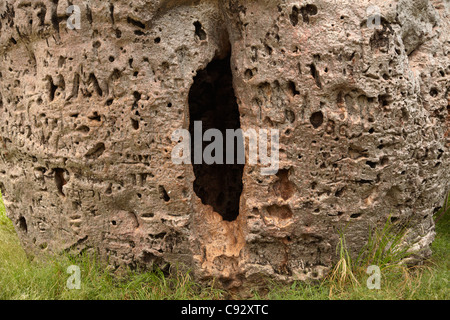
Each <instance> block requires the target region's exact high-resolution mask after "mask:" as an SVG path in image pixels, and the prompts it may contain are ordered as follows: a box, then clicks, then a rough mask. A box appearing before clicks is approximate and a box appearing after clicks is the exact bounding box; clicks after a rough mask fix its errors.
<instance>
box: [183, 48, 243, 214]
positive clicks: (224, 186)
mask: <svg viewBox="0 0 450 320" xmlns="http://www.w3.org/2000/svg"><path fill="white" fill-rule="evenodd" d="M230 58H231V55H228V56H227V57H226V58H225V59H215V60H213V61H212V62H210V63H209V65H208V66H207V67H206V68H205V69H203V70H200V71H198V73H197V76H196V77H195V78H194V84H193V85H192V88H191V90H190V93H189V114H190V126H189V131H190V134H191V139H192V140H191V141H192V143H191V162H192V165H193V169H194V174H195V178H196V179H195V181H194V186H193V187H194V191H195V193H196V194H197V196H198V197H199V198H200V199H201V200H202V203H203V204H205V205H210V206H212V207H213V209H214V211H215V212H217V213H219V214H220V215H221V216H222V217H223V219H224V220H226V221H233V220H235V219H236V218H237V217H238V215H239V201H240V197H241V193H242V187H243V185H242V175H243V171H244V164H239V163H238V161H237V148H243V141H242V140H241V141H239V139H237V138H235V139H234V162H233V164H227V161H226V159H227V148H226V140H227V139H226V130H227V129H233V130H236V129H240V127H241V124H240V115H239V108H238V104H237V102H236V96H235V93H234V90H233V77H232V71H231V63H230ZM196 121H201V122H202V137H203V135H204V133H205V132H206V131H207V130H209V129H217V130H219V131H220V132H221V133H222V137H223V139H222V142H221V146H222V150H223V152H222V155H223V161H215V162H214V163H212V164H206V163H205V160H204V158H203V157H202V159H203V160H202V162H201V164H198V163H196V162H195V161H194V160H195V146H194V145H195V141H196V137H195V133H194V122H196ZM197 139H198V137H197ZM200 140H201V141H203V139H200ZM211 140H212V141H207V142H206V141H203V142H202V148H201V151H202V153H203V152H204V151H205V148H206V147H207V146H208V145H210V144H211V143H214V142H216V143H217V141H215V139H214V138H212V139H211ZM197 150H198V149H197ZM230 150H232V149H230ZM217 152H218V150H217V148H216V149H214V151H213V152H212V153H211V154H212V155H213V156H214V157H216V156H217V154H216V153H217ZM230 156H231V155H230ZM197 162H198V161H197Z"/></svg>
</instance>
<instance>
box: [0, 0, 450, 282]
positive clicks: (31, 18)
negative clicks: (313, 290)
mask: <svg viewBox="0 0 450 320" xmlns="http://www.w3.org/2000/svg"><path fill="white" fill-rule="evenodd" d="M72 3H73V4H75V5H79V6H80V8H81V29H80V30H68V28H67V26H66V20H67V18H68V15H67V14H66V8H67V7H68V6H69V3H68V1H63V0H59V1H58V0H52V1H49V0H42V1H18V0H17V1H14V0H2V1H0V59H1V60H0V188H1V191H2V193H3V195H4V199H5V205H6V208H7V212H8V214H9V216H10V218H11V219H12V220H13V222H14V223H15V225H16V229H17V231H18V233H19V236H20V238H21V241H22V243H23V245H24V247H25V248H26V249H27V250H28V251H29V252H34V253H37V252H40V251H50V252H59V251H61V250H85V249H88V248H92V249H95V250H97V251H98V252H99V253H100V254H101V256H102V257H105V258H108V261H109V263H110V264H111V265H114V266H120V265H124V264H127V265H130V266H138V265H150V264H152V263H157V264H160V265H162V264H163V263H166V262H169V263H171V264H176V263H183V264H185V265H187V266H188V267H189V268H191V269H192V270H193V271H194V274H195V275H196V276H197V279H199V280H208V279H211V278H212V277H217V278H219V279H220V280H221V282H222V283H223V285H224V286H225V287H227V288H232V287H239V286H241V285H242V283H243V282H245V280H248V281H249V282H254V281H258V279H260V275H267V276H270V277H273V278H275V279H278V280H282V281H289V280H293V279H312V278H320V277H322V276H323V274H324V272H326V271H327V270H328V268H329V267H330V265H331V264H332V262H333V260H334V259H335V247H336V243H337V240H338V233H337V229H339V228H343V227H345V226H346V234H347V241H348V245H349V247H350V249H351V251H352V253H356V252H358V250H360V248H361V247H362V246H363V244H364V242H365V240H366V239H367V236H368V230H369V227H370V226H374V225H377V224H383V223H384V222H385V221H386V219H387V218H388V216H389V214H391V213H392V214H393V217H394V219H396V220H398V223H401V222H402V221H403V222H404V221H409V223H410V226H411V228H410V230H409V232H408V241H409V243H411V244H413V245H414V248H415V249H418V250H419V251H420V252H419V256H427V255H429V254H430V250H429V245H430V243H431V241H432V240H433V237H434V224H433V220H432V213H433V210H434V208H436V207H438V206H439V205H440V204H441V203H442V199H443V195H444V193H445V192H446V190H448V188H449V187H450V184H449V181H450V173H449V171H450V162H449V153H448V151H449V147H450V141H449V139H450V138H449V121H450V118H449V104H450V96H449V83H450V61H449V60H450V59H449V51H450V42H449V33H450V27H449V21H450V19H449V16H450V11H449V10H450V4H449V2H448V1H428V0H410V1H408V0H399V1H395V0H392V1H385V0H378V1H371V2H368V1H360V2H358V3H355V2H353V1H344V0H343V1H324V0H308V1H287V0H286V1H281V0H278V1H272V0H270V1H269V0H260V1H243V0H230V1H213V0H211V1H194V0H191V1H189V0H184V1H174V0H160V1H150V0H147V1H146V0H140V1H133V2H131V1H124V0H117V1H99V0H90V1H78V0H74V1H72ZM371 5H377V6H378V7H379V8H380V12H381V15H382V18H381V26H380V28H378V29H371V28H368V27H367V23H366V22H367V18H368V17H367V8H368V7H369V6H371ZM214 59H222V60H221V61H223V63H222V62H221V63H219V65H221V67H218V68H219V72H217V70H215V69H214V68H215V67H214V65H213V66H212V65H211V64H210V63H211V61H213V60H214ZM216 61H218V60H216ZM205 68H206V71H201V70H203V69H205ZM227 68H228V69H227ZM227 72H228V75H229V76H228V78H227V77H226V74H227ZM223 74H225V76H224V77H222V78H221V76H217V75H223ZM194 79H195V82H194ZM217 81H219V82H217ZM218 84H220V86H219V85H218ZM231 84H232V85H233V88H234V90H233V88H231ZM215 87H216V88H217V87H221V88H222V87H223V88H224V89H223V90H219V89H217V90H216V89H214V90H216V91H213V92H215V94H217V95H219V96H220V95H222V96H220V97H221V99H220V101H222V102H221V103H223V105H224V106H226V107H227V108H228V107H229V108H232V107H233V105H234V106H236V103H237V107H238V111H239V115H240V117H238V118H239V119H240V123H239V121H238V122H236V118H234V120H233V121H235V122H234V125H237V126H238V127H239V125H240V127H241V128H242V129H243V130H247V129H250V128H255V129H258V128H263V129H271V128H274V129H279V130H280V133H281V137H280V143H281V146H280V148H281V150H280V170H279V172H278V174H277V175H274V176H262V175H261V173H260V170H259V168H258V166H251V165H246V166H245V167H243V168H237V169H236V170H234V171H233V172H234V173H233V174H237V175H234V176H233V179H234V180H232V182H229V184H227V186H230V187H229V189H228V191H225V194H224V195H225V198H226V199H225V201H228V198H227V197H229V198H233V199H232V200H236V197H237V199H238V207H239V210H238V212H236V211H233V212H228V214H229V215H228V216H225V215H223V214H222V215H221V214H219V213H217V212H214V210H213V207H214V206H213V205H207V204H209V203H210V202H215V201H216V202H217V203H216V205H217V206H218V207H220V206H222V207H224V208H225V207H226V208H227V209H224V210H233V209H232V207H233V206H231V204H230V205H228V204H229V203H228V202H227V204H226V205H222V204H219V203H218V202H219V200H218V199H216V200H214V199H212V200H211V199H210V200H205V199H208V196H209V198H211V194H212V193H213V192H215V193H217V192H219V193H220V187H221V183H222V182H220V181H219V180H217V179H212V178H210V177H209V176H206V177H205V175H207V174H215V173H214V172H216V173H217V171H214V170H211V171H208V170H203V169H202V168H200V169H198V170H196V174H197V177H196V175H195V174H194V169H193V166H192V165H175V164H173V163H172V161H171V152H172V149H173V147H174V146H175V145H176V143H175V142H172V141H171V135H172V133H173V131H174V130H175V129H179V128H185V129H188V128H189V125H190V123H192V120H193V118H192V116H193V115H195V114H197V113H196V112H197V111H198V110H202V109H201V106H205V104H206V103H205V102H202V101H201V100H202V99H203V95H207V94H208V93H210V92H211V90H209V89H210V88H215ZM192 88H195V89H192ZM225 95H226V97H224V96H225ZM233 95H234V96H233ZM211 99H212V100H209V101H215V100H214V97H212V98H211ZM224 99H225V100H226V101H228V102H224V101H225V100H224ZM216 100H218V99H216ZM233 101H234V102H233ZM219 109H220V108H218V110H219ZM230 110H231V109H230ZM197 116H198V117H200V118H201V117H202V116H205V117H206V116H207V115H205V114H203V113H200V114H197ZM216 118H218V119H220V113H218V114H217V113H216ZM230 119H231V118H230ZM230 121H232V119H231V120H230ZM219 170H220V169H219ZM227 170H228V169H227ZM239 170H242V171H241V172H240V176H242V180H240V176H239V174H238V173H239ZM213 171H214V172H213ZM224 171H226V170H225V169H224ZM227 172H228V171H227ZM230 172H231V171H230ZM202 174H203V176H202ZM224 174H225V173H224ZM227 174H228V173H227ZM236 177H239V179H238V180H239V181H237V180H236V179H235V178H236ZM227 181H228V180H227ZM208 183H209V184H210V185H209V187H208ZM194 186H195V187H194ZM202 192H203V194H202ZM239 194H240V198H239ZM224 195H222V197H224ZM200 197H201V198H202V199H203V200H204V201H203V202H204V203H207V204H206V205H205V204H203V203H202V199H201V198H200ZM239 199H240V200H239ZM221 201H223V199H222V200H221ZM230 208H231V209H230ZM230 220H231V221H230Z"/></svg>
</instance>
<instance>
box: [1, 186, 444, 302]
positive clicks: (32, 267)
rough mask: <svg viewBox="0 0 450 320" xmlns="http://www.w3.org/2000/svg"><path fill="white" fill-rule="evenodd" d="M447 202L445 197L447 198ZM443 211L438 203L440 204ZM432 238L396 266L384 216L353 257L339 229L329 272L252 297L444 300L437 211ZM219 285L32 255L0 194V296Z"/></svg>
mask: <svg viewBox="0 0 450 320" xmlns="http://www.w3.org/2000/svg"><path fill="white" fill-rule="evenodd" d="M448 200H449V201H450V199H448ZM441 211H442V210H441ZM440 213H442V212H439V213H438V214H436V216H440V219H439V221H438V224H437V227H436V230H437V236H436V239H435V241H434V243H433V245H432V249H433V256H432V258H431V259H430V260H429V261H427V262H426V263H425V264H424V265H423V266H419V267H414V268H408V267H406V266H404V265H398V264H397V262H398V259H400V258H401V257H403V256H404V254H405V252H404V251H402V250H395V248H396V247H397V246H396V244H397V243H399V239H400V238H401V236H402V231H401V230H400V231H395V232H394V229H393V228H392V225H390V224H389V223H387V224H386V225H385V226H384V228H382V229H381V230H374V232H373V233H372V237H371V239H370V241H369V242H368V244H367V246H366V247H365V249H364V250H363V251H362V252H364V254H361V255H360V256H359V257H358V259H356V260H355V261H352V260H351V259H350V256H349V255H348V252H347V250H346V244H345V236H344V234H341V242H340V245H339V246H338V248H337V250H338V251H337V253H338V255H339V257H340V258H341V259H340V260H339V261H338V263H337V264H336V265H335V267H334V269H333V271H332V272H331V273H330V274H329V275H328V277H327V278H325V279H324V280H323V281H321V282H315V283H306V282H294V283H293V284H291V285H280V284H277V283H271V284H269V286H268V289H267V290H265V291H264V292H260V291H257V290H255V292H254V295H253V299H270V300H272V299H273V300H279V299H280V300H291V299H294V300H304V299H315V300H328V299H357V300H359V299H395V300H397V299H444V300H447V299H449V298H450V295H449V291H450V290H449V283H448V281H449V276H450V272H449V270H450V268H449V267H450V262H449V259H448V257H449V253H450V232H449V231H450V215H449V214H445V215H442V214H440ZM369 264H377V265H379V266H380V268H381V269H382V276H381V289H380V290H376V289H374V290H370V289H368V288H367V286H366V281H367V278H368V277H369V275H367V274H366V273H365V270H366V267H367V266H368V265H369ZM70 265H77V266H79V267H80V270H81V289H80V290H69V289H67V287H66V283H67V280H68V278H69V277H70V274H68V273H67V272H66V271H67V268H68V267H69V266H70ZM225 298H228V296H227V295H226V293H225V292H222V291H220V290H217V289H213V288H202V287H200V286H199V285H197V284H196V283H195V282H194V281H193V280H192V278H191V276H190V275H189V274H185V273H182V272H179V271H176V270H175V271H174V272H172V273H171V275H169V276H168V275H166V274H164V273H163V272H161V271H159V270H155V271H151V272H145V273H137V272H131V271H125V272H123V273H122V274H121V275H120V276H118V275H113V274H112V273H111V272H110V271H108V270H105V268H103V267H102V266H101V265H100V264H99V263H98V262H96V259H95V257H91V256H88V255H83V256H81V257H76V258H74V257H69V256H61V257H53V258H51V259H47V260H46V261H36V260H30V259H28V257H27V256H26V254H25V252H24V251H23V249H22V248H21V246H20V242H19V239H18V238H17V235H16V233H15V231H14V227H13V225H12V223H11V221H10V220H9V219H8V218H7V217H6V215H5V210H4V207H3V203H2V201H1V195H0V299H13V300H15V299H39V300H43V299H45V300H53V299H58V300H62V299H89V300H93V299H97V300H109V299H119V300H122V299H130V300H131V299H146V300H156V299H157V300H160V299H174V300H175V299H176V300H185V299H189V300H197V299H208V300H211V299H225Z"/></svg>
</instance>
